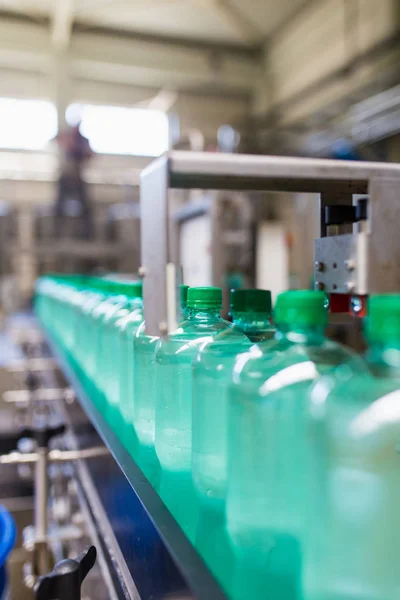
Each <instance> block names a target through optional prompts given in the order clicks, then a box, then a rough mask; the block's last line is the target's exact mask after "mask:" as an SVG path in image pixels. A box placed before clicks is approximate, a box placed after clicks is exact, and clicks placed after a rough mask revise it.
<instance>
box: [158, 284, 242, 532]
mask: <svg viewBox="0 0 400 600" xmlns="http://www.w3.org/2000/svg"><path fill="white" fill-rule="evenodd" d="M187 304H188V318H187V320H186V321H184V322H183V323H181V325H180V326H179V327H178V329H176V330H175V331H174V332H173V333H171V334H170V335H169V336H168V338H166V339H161V340H160V341H159V342H158V346H157V350H156V357H155V359H156V371H155V381H156V413H155V447H156V453H157V456H158V459H159V462H160V465H161V482H160V495H161V498H162V499H163V501H164V502H165V504H166V505H167V507H168V508H169V510H170V512H171V513H172V514H173V516H174V517H175V519H176V520H177V521H178V523H179V524H180V525H181V527H182V529H183V530H184V532H185V533H186V535H187V536H188V537H189V539H191V540H193V539H194V536H195V532H196V522H197V502H196V494H195V491H194V486H193V482H192V473H191V463H192V460H191V459H192V456H191V455H192V388H193V376H192V362H193V359H194V357H195V356H196V353H197V350H198V348H199V346H200V345H201V344H202V343H204V342H205V341H207V340H208V339H210V338H211V337H214V336H215V335H217V334H218V333H220V332H221V331H223V330H224V329H228V328H230V327H231V325H230V323H228V322H227V321H224V320H223V319H222V318H221V317H220V310H221V307H222V291H221V289H220V288H215V287H203V288H195V287H194V288H189V291H188V302H187Z"/></svg>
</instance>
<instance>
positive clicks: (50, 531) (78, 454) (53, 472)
mask: <svg viewBox="0 0 400 600" xmlns="http://www.w3.org/2000/svg"><path fill="white" fill-rule="evenodd" d="M399 183H400V167H398V166H395V165H386V164H378V163H357V162H345V161H343V162H338V161H330V160H317V159H299V158H281V157H271V156H268V157H265V156H243V155H224V154H206V153H194V152H190V153H189V152H172V153H169V154H167V155H165V156H163V157H162V158H160V159H158V160H156V161H155V162H154V163H153V164H152V165H150V166H149V167H148V168H146V169H145V170H144V172H143V173H142V177H141V241H142V263H141V267H140V270H139V272H140V275H141V277H142V278H143V282H144V307H145V308H144V310H145V320H146V329H147V332H148V333H149V334H151V335H157V336H159V335H161V336H166V335H168V332H169V331H171V330H172V329H173V328H174V326H175V324H176V319H177V317H176V315H177V294H176V290H177V284H178V283H179V279H180V268H179V266H180V265H179V252H177V251H176V247H174V239H173V238H174V235H173V231H174V228H173V227H171V223H170V218H171V211H170V207H169V203H170V198H169V190H170V189H181V188H183V189H191V188H196V189H203V190H206V189H212V190H234V191H249V190H257V191H261V190H268V191H274V190H275V191H286V192H313V193H318V194H319V195H320V203H319V207H317V206H316V208H315V209H316V210H319V214H320V236H319V238H318V239H317V240H316V241H315V262H314V275H315V285H316V287H317V288H318V289H320V290H324V291H326V292H327V294H329V295H330V298H331V310H332V311H333V312H348V311H349V310H350V309H351V308H353V310H355V312H359V313H362V311H363V298H364V297H365V296H366V295H368V294H369V293H376V292H391V291H398V290H399V284H400V281H399V280H400V270H399V267H398V265H399V264H400V260H399V259H400V239H399V237H398V236H397V235H396V221H397V214H398V210H399V209H398V208H397V189H398V185H399ZM181 216H182V215H181ZM10 332H11V334H12V335H11V336H10ZM2 341H3V345H2V347H3V348H4V349H6V348H10V349H11V351H10V352H6V351H4V352H3V354H4V356H2V357H1V358H2V367H1V368H2V371H1V375H2V380H3V381H7V385H6V389H5V390H4V393H3V398H2V402H1V405H0V410H1V411H2V413H3V414H6V413H7V414H8V415H9V416H10V415H11V422H12V423H13V428H11V429H10V431H9V432H8V435H5V434H4V435H3V436H2V444H1V446H2V454H1V456H0V464H1V465H2V466H1V467H0V480H4V479H7V478H10V477H11V475H12V474H13V475H14V476H15V477H14V478H15V480H16V481H18V480H19V479H18V478H21V477H22V480H24V481H25V482H26V481H29V482H31V481H32V482H33V495H34V498H35V502H34V510H33V524H32V525H31V526H29V527H27V528H25V529H24V534H23V539H22V542H21V544H22V547H23V548H24V561H23V562H24V563H25V565H24V567H23V568H22V565H21V570H22V572H23V574H24V575H23V579H24V584H25V586H26V590H27V591H26V596H25V595H24V596H21V597H24V598H25V597H27V598H28V597H29V596H28V593H29V594H31V597H36V598H40V599H41V600H51V599H53V598H62V599H64V598H65V600H76V599H77V598H79V597H80V594H81V591H80V587H81V583H82V582H83V580H84V579H85V577H86V579H85V582H84V583H83V585H84V588H83V589H84V593H85V596H86V597H88V598H96V600H100V599H101V598H112V599H117V598H118V599H119V598H121V599H122V598H124V599H131V600H132V599H135V600H136V599H142V600H147V599H148V600H150V598H157V599H163V598H165V599H167V598H169V599H172V598H175V599H176V600H177V599H189V598H197V599H200V600H201V599H205V600H219V599H221V600H222V599H223V598H224V597H225V596H224V594H223V592H222V590H221V589H220V587H219V586H218V584H217V582H216V580H215V579H214V577H213V576H212V575H211V573H210V572H209V571H208V569H207V567H206V565H205V564H204V562H203V561H202V559H201V558H200V557H199V555H198V554H197V552H196V550H195V549H194V548H193V547H192V546H191V544H190V542H189V541H188V540H187V538H186V537H185V535H184V534H183V532H182V531H181V530H180V528H179V526H178V525H177V523H176V522H175V521H174V519H173V517H172V516H171V515H170V513H169V512H168V510H167V509H166V507H165V506H164V505H163V503H162V501H161V499H160V498H159V497H158V495H157V494H156V492H155V491H154V489H153V488H152V487H151V485H150V483H149V482H148V481H147V480H146V478H145V477H144V475H143V474H142V472H141V471H140V469H139V468H138V466H137V465H136V464H135V462H134V461H133V459H132V458H131V456H130V455H129V453H128V452H127V451H126V449H125V448H124V446H123V444H122V443H121V441H120V440H119V439H118V436H117V435H116V434H115V433H114V432H113V431H112V430H111V428H110V427H109V425H108V424H107V422H106V420H105V419H104V416H103V415H102V414H101V413H100V412H99V411H98V410H97V409H96V408H95V406H94V405H93V403H92V401H91V398H90V397H89V396H88V395H87V393H86V392H85V391H84V389H83V388H82V386H81V385H80V383H79V381H78V380H77V379H76V377H75V376H74V373H73V372H72V370H71V369H70V368H69V367H68V363H67V361H66V359H65V356H63V355H62V353H61V352H60V350H59V349H58V348H56V347H55V346H53V345H52V342H51V340H50V339H46V335H45V333H43V332H42V333H41V332H40V331H39V329H38V327H37V325H36V324H35V322H34V321H32V320H30V319H29V320H26V318H25V317H21V318H20V319H17V320H13V321H12V322H11V324H10V327H9V333H8V335H6V336H4V339H3V340H2ZM10 357H11V358H10ZM16 357H17V358H16ZM10 374H11V375H10ZM7 386H8V387H7ZM10 388H14V389H10ZM3 389H4V385H3ZM22 438H24V441H23V442H22V441H21V439H22ZM27 438H29V439H30V442H29V441H28V442H27ZM6 465H7V467H6ZM10 469H14V471H12V472H11V471H10ZM11 479H12V477H11ZM14 483H15V482H14ZM10 489H12V490H13V492H12V493H14V494H16V495H18V493H21V490H20V486H18V485H14V487H11V488H10ZM10 493H11V492H10ZM25 493H26V492H25ZM3 501H4V498H3V500H1V502H3ZM5 503H6V504H8V506H10V508H12V506H13V501H11V500H10V498H8V500H7V498H6V499H5ZM14 504H15V503H14ZM96 554H97V560H96ZM59 561H61V563H60V562H59ZM95 561H96V566H94V565H95ZM56 563H57V564H56ZM55 564H56V566H55ZM93 566H94V568H93V570H90V569H91V568H92V567H93ZM21 578H22V577H21ZM65 582H69V583H68V585H67V584H66V583H65Z"/></svg>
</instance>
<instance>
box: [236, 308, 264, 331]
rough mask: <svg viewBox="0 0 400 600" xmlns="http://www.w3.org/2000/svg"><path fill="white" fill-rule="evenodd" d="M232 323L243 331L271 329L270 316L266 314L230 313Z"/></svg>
mask: <svg viewBox="0 0 400 600" xmlns="http://www.w3.org/2000/svg"><path fill="white" fill-rule="evenodd" d="M232 322H233V324H234V325H235V326H236V327H237V328H238V329H241V330H244V331H251V330H258V329H265V328H266V327H271V315H270V313H266V312H265V313H262V312H232Z"/></svg>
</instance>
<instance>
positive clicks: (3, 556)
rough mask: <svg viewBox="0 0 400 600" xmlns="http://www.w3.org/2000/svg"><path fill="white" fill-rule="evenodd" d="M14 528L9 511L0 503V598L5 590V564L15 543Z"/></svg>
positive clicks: (15, 532)
mask: <svg viewBox="0 0 400 600" xmlns="http://www.w3.org/2000/svg"><path fill="white" fill-rule="evenodd" d="M16 534H17V531H16V528H15V523H14V519H13V518H12V516H11V515H10V513H9V512H8V511H7V510H6V509H5V508H4V506H2V505H0V598H2V597H3V594H4V592H5V588H6V584H7V577H6V569H5V564H6V560H7V558H8V555H9V554H10V552H11V550H12V549H13V547H14V544H15V538H16Z"/></svg>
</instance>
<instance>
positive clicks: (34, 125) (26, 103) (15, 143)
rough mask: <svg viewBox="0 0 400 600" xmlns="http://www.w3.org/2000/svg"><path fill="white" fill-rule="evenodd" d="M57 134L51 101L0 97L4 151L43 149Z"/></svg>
mask: <svg viewBox="0 0 400 600" xmlns="http://www.w3.org/2000/svg"><path fill="white" fill-rule="evenodd" d="M56 134H57V111H56V107H55V106H54V104H52V103H51V102H46V101H44V100H20V99H16V98H0V148H12V149H21V150H41V149H43V148H44V147H45V146H46V144H47V143H48V142H49V141H50V140H51V139H52V138H54V136H55V135H56Z"/></svg>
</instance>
